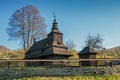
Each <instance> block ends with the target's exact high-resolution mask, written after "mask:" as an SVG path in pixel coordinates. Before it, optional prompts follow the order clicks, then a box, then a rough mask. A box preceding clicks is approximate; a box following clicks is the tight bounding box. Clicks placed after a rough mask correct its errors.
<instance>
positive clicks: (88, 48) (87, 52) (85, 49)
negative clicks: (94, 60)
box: [78, 46, 97, 55]
mask: <svg viewBox="0 0 120 80" xmlns="http://www.w3.org/2000/svg"><path fill="white" fill-rule="evenodd" d="M91 53H94V54H96V53H97V52H95V51H94V49H92V48H91V47H89V46H87V47H85V48H84V49H83V50H81V51H80V52H79V53H78V55H82V54H91Z"/></svg>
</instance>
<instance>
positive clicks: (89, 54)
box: [78, 46, 97, 66]
mask: <svg viewBox="0 0 120 80" xmlns="http://www.w3.org/2000/svg"><path fill="white" fill-rule="evenodd" d="M96 54H97V52H95V51H94V50H93V49H92V48H91V47H89V46H87V47H85V48H84V49H83V50H81V51H80V52H79V53H78V55H79V59H96ZM96 64H97V63H96V61H81V62H79V65H80V66H96Z"/></svg>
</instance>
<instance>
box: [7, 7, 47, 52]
mask: <svg viewBox="0 0 120 80" xmlns="http://www.w3.org/2000/svg"><path fill="white" fill-rule="evenodd" d="M7 33H8V35H9V36H10V40H18V39H20V40H21V41H22V43H23V47H24V50H25V51H26V50H28V49H29V48H30V46H31V45H32V44H33V40H34V38H36V39H37V40H40V39H43V38H45V37H46V25H45V24H44V19H43V17H41V16H40V15H39V11H38V10H37V8H35V7H34V6H32V5H27V6H25V7H22V8H21V9H18V10H16V11H15V12H14V13H13V15H12V16H11V18H10V20H9V27H8V28H7Z"/></svg>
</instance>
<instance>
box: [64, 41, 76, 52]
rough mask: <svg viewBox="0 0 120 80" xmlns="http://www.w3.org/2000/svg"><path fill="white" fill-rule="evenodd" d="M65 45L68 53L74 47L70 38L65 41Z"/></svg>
mask: <svg viewBox="0 0 120 80" xmlns="http://www.w3.org/2000/svg"><path fill="white" fill-rule="evenodd" d="M66 45H67V47H68V51H69V52H70V53H72V51H73V50H74V48H75V44H74V42H73V41H72V40H68V41H66Z"/></svg>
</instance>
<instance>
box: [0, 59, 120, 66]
mask: <svg viewBox="0 0 120 80" xmlns="http://www.w3.org/2000/svg"><path fill="white" fill-rule="evenodd" d="M92 61H94V62H95V66H94V67H98V66H110V67H112V66H113V65H120V59H116V58H110V59H76V58H74V59H59V60H52V59H49V60H48V59H29V60H23V59H21V60H18V59H1V60H0V67H7V68H10V67H20V66H23V67H25V66H26V65H25V64H26V63H36V62H37V63H44V65H42V66H43V67H46V66H51V65H47V63H48V62H54V63H61V65H62V67H73V66H76V67H82V65H81V64H80V63H81V62H92ZM66 62H67V63H69V64H68V65H65V63H66ZM37 66H38V65H37ZM52 66H59V65H52ZM83 67H84V66H83Z"/></svg>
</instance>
